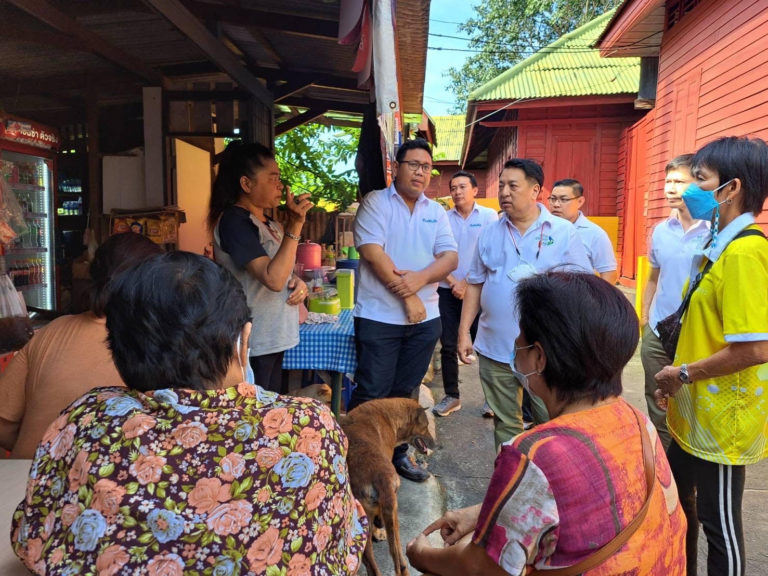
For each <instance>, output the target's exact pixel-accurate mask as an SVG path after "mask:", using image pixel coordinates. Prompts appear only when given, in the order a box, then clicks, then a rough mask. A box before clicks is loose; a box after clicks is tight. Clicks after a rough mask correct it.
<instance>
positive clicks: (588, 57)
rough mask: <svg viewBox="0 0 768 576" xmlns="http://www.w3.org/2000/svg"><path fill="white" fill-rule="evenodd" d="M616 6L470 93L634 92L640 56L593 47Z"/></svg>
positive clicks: (493, 96) (513, 96) (507, 96)
mask: <svg viewBox="0 0 768 576" xmlns="http://www.w3.org/2000/svg"><path fill="white" fill-rule="evenodd" d="M614 12H615V8H614V9H613V10H609V11H608V12H606V13H605V14H603V15H601V16H598V17H597V18H595V19H594V20H592V21H591V22H588V23H587V24H584V26H581V27H580V28H577V29H576V30H574V31H573V32H569V33H568V34H566V35H565V36H563V37H562V38H559V39H558V40H556V41H555V42H553V43H552V44H550V45H549V46H547V47H545V48H542V49H541V50H539V51H538V52H537V53H536V54H534V55H533V56H531V57H530V58H526V59H525V60H523V61H522V62H520V63H519V64H516V65H515V66H513V67H512V68H510V69H509V70H507V71H506V72H503V73H501V74H499V75H498V76H497V77H496V78H494V79H493V80H491V81H489V82H486V83H485V84H483V85H482V86H480V87H479V88H477V89H475V90H473V91H472V92H471V93H470V95H469V99H470V100H517V99H524V98H556V97H561V96H597V95H600V96H603V95H609V94H636V93H637V91H638V88H639V86H640V58H601V57H600V52H599V50H596V49H593V48H591V45H592V44H593V43H594V42H595V41H596V40H597V38H598V37H599V36H600V34H602V32H603V29H604V28H605V27H606V26H607V25H608V23H609V22H610V20H611V17H612V16H613V14H614Z"/></svg>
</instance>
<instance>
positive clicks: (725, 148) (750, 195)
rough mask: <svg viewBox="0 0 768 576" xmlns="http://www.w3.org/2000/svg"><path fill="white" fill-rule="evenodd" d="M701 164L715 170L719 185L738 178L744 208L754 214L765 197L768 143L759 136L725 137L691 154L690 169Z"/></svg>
mask: <svg viewBox="0 0 768 576" xmlns="http://www.w3.org/2000/svg"><path fill="white" fill-rule="evenodd" d="M701 166H706V167H707V168H709V169H710V170H714V171H715V172H717V174H718V176H719V177H720V184H725V183H726V182H728V181H729V180H733V179H734V178H738V179H739V180H740V181H741V189H742V190H743V191H744V206H743V207H744V210H745V211H747V212H752V214H754V215H755V216H757V215H758V214H760V212H762V210H763V203H764V202H765V198H766V196H768V144H766V143H765V141H763V140H762V139H760V138H741V137H738V136H726V137H725V138H719V139H717V140H715V141H713V142H710V143H709V144H707V145H706V146H704V147H703V148H701V149H700V150H699V151H698V152H696V154H694V156H693V162H692V171H695V170H696V169H697V168H699V167H701Z"/></svg>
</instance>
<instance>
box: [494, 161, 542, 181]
mask: <svg viewBox="0 0 768 576" xmlns="http://www.w3.org/2000/svg"><path fill="white" fill-rule="evenodd" d="M507 168H517V169H519V170H522V171H523V172H525V177H526V178H528V179H530V180H535V181H536V182H537V183H538V184H539V186H544V170H543V169H542V168H541V165H540V164H539V163H538V162H536V160H531V159H530V158H510V159H509V160H507V161H506V162H504V170H506V169H507Z"/></svg>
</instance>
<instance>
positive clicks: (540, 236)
mask: <svg viewBox="0 0 768 576" xmlns="http://www.w3.org/2000/svg"><path fill="white" fill-rule="evenodd" d="M545 223H546V222H542V223H541V232H540V233H539V244H538V247H537V248H536V260H538V259H539V254H541V244H542V242H543V241H544V224H545ZM511 226H512V225H511V224H509V223H508V224H507V232H509V235H510V236H511V237H512V244H513V245H514V247H515V252H517V256H518V258H520V260H523V261H525V258H523V255H522V254H520V248H518V247H517V240H515V234H514V233H513V232H512V228H511Z"/></svg>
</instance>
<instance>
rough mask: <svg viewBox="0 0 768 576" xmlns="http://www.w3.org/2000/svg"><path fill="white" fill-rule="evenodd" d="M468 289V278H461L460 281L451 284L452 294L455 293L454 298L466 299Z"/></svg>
mask: <svg viewBox="0 0 768 576" xmlns="http://www.w3.org/2000/svg"><path fill="white" fill-rule="evenodd" d="M466 291H467V281H466V280H459V281H458V282H456V283H454V285H453V286H451V294H453V297H454V298H458V299H459V300H464V293H465V292H466Z"/></svg>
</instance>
